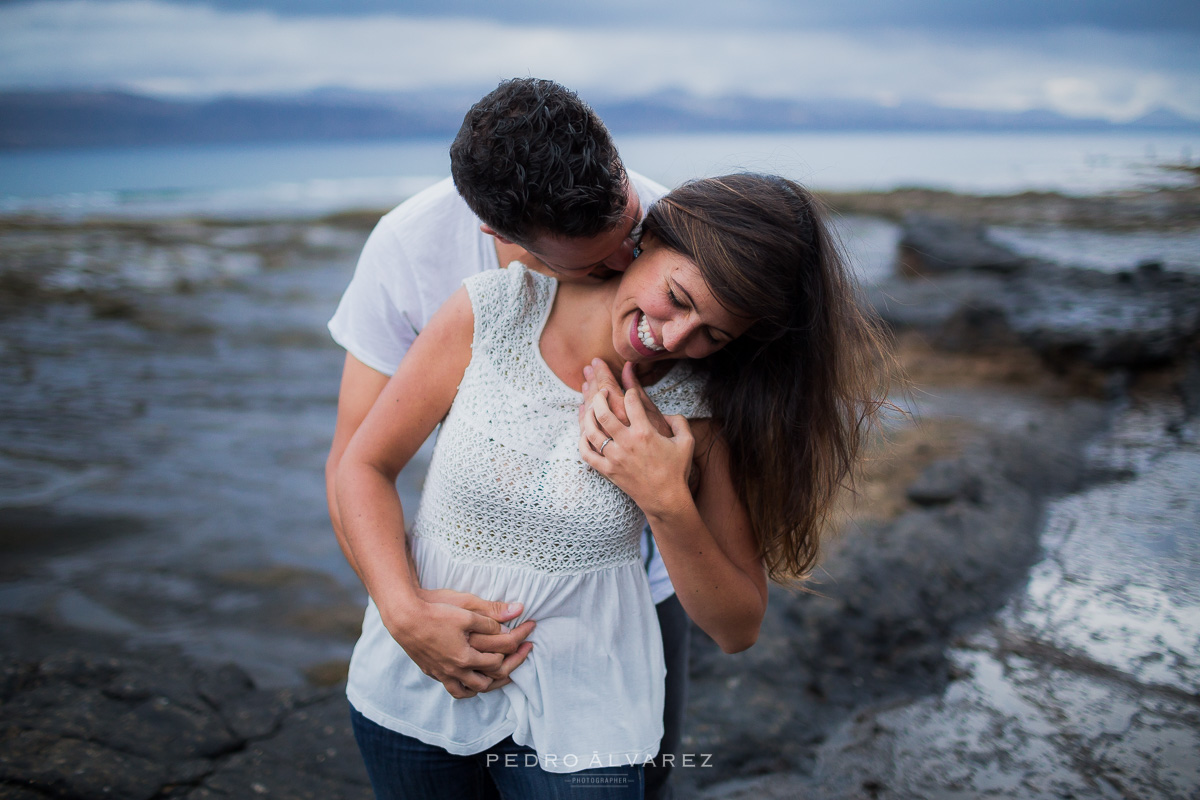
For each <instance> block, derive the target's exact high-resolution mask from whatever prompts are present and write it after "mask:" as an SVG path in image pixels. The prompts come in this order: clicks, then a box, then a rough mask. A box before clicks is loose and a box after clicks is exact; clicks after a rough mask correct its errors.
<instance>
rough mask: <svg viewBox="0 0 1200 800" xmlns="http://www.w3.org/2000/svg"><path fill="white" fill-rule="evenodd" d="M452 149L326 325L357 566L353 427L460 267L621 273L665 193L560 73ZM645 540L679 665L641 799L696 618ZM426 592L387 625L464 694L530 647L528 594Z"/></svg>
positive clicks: (586, 275)
mask: <svg viewBox="0 0 1200 800" xmlns="http://www.w3.org/2000/svg"><path fill="white" fill-rule="evenodd" d="M450 157H451V172H452V176H453V182H451V180H450V179H447V180H445V181H442V182H440V183H438V184H436V185H434V186H432V187H430V188H429V189H427V190H425V191H423V192H421V193H420V194H418V195H416V196H414V197H413V198H411V199H409V200H408V201H406V202H404V203H402V204H401V205H400V206H398V207H397V208H395V209H393V210H392V211H391V212H390V213H388V214H387V215H386V216H384V217H383V219H382V220H380V222H379V224H378V226H377V227H376V228H375V230H374V231H373V232H372V233H371V236H370V238H369V239H368V240H367V244H366V246H365V247H364V248H363V252H362V255H361V257H360V259H359V262H358V266H357V268H356V270H355V274H354V278H353V279H352V281H351V283H350V285H349V287H348V288H347V290H346V293H345V295H344V296H343V298H342V302H341V304H340V305H339V306H338V309H337V312H336V313H335V315H334V317H333V319H332V320H331V321H330V323H329V329H330V331H331V333H332V334H333V338H334V339H335V340H336V341H337V342H338V344H340V345H342V346H343V347H344V348H345V349H346V351H347V354H346V361H345V366H344V368H343V373H342V383H341V389H340V391H339V394H338V415H337V427H336V430H335V433H334V439H333V445H332V447H331V448H330V453H329V459H328V461H327V463H326V488H327V494H328V501H329V513H330V518H331V520H332V522H333V527H334V531H335V532H336V534H337V537H338V542H339V544H340V545H341V547H342V552H343V553H344V554H345V556H346V559H347V560H348V561H349V562H350V564H351V566H353V567H354V569H355V571H356V572H357V571H359V570H358V565H357V564H356V563H355V560H354V554H353V552H352V551H351V549H350V548H349V546H348V545H347V542H346V539H345V536H344V534H343V531H342V525H341V517H340V513H339V509H338V507H337V502H336V498H335V494H334V491H333V485H334V476H335V474H336V471H337V466H338V464H339V462H340V460H341V457H342V454H343V452H344V451H345V448H346V446H347V444H348V443H349V441H350V439H351V437H352V436H353V434H354V432H355V431H356V430H357V429H358V426H359V425H360V424H361V423H362V421H363V419H364V418H365V417H366V414H367V412H368V411H369V410H370V408H371V406H372V405H373V404H374V402H375V399H376V398H377V397H378V396H379V394H380V392H382V390H383V387H384V385H385V384H386V383H387V380H388V377H389V376H390V375H391V374H392V373H393V372H394V371H395V370H396V366H397V365H398V364H399V363H400V360H401V359H402V358H403V356H404V354H405V352H407V350H408V347H409V346H410V345H411V344H412V342H413V340H414V339H415V338H416V336H417V334H418V333H419V332H420V331H421V329H422V328H423V327H424V326H425V324H426V322H428V320H429V318H430V317H431V316H432V315H433V313H434V312H435V311H436V310H437V309H438V308H439V307H440V306H441V304H442V302H443V301H444V300H446V299H447V298H448V297H449V296H450V295H451V294H452V293H453V292H454V290H455V289H457V288H458V286H459V284H460V283H461V281H462V279H463V278H465V277H467V276H469V275H472V274H474V273H476V272H480V271H482V270H485V269H497V268H502V267H506V266H508V265H509V264H510V263H512V262H513V261H518V260H519V261H521V262H522V263H524V264H526V265H527V266H529V267H531V268H533V269H537V270H539V271H542V272H545V273H546V274H549V275H552V276H554V277H556V278H558V279H559V280H563V281H594V280H598V279H603V278H606V277H609V276H611V275H613V274H615V273H617V272H621V271H623V270H624V269H625V268H626V267H627V266H628V265H629V263H630V261H631V260H632V259H633V247H634V238H635V236H636V230H637V226H638V225H639V223H640V222H641V219H642V216H643V214H644V209H645V208H646V207H647V206H648V205H649V204H650V203H651V202H653V201H654V200H655V199H657V198H658V197H659V196H661V195H662V193H663V191H664V190H663V188H662V187H661V186H658V185H657V184H655V183H653V182H651V181H649V180H647V179H646V178H644V177H642V176H640V175H636V174H633V173H628V172H626V170H625V169H624V167H623V166H622V164H621V160H620V156H619V155H618V153H617V150H616V147H615V145H614V144H613V142H612V139H611V137H610V136H609V134H608V131H607V130H606V129H605V127H604V125H603V123H601V121H600V120H599V118H598V117H597V116H596V115H595V113H594V112H593V111H592V110H591V109H590V108H588V107H587V106H586V105H585V104H583V102H582V101H580V100H579V98H578V97H577V96H576V95H575V94H574V93H572V92H569V91H567V90H566V89H564V88H563V87H561V86H559V85H557V84H555V83H553V82H550V81H542V80H534V79H516V80H511V81H505V82H504V83H501V84H500V86H499V87H498V88H497V89H496V90H495V91H493V92H491V93H490V94H488V95H487V96H486V97H484V98H483V99H482V100H480V101H479V102H478V103H476V104H475V106H473V107H472V108H471V110H470V111H469V112H468V114H467V116H466V119H465V120H464V121H463V125H462V128H461V129H460V131H459V133H458V136H457V137H456V138H455V140H454V143H453V145H452V146H451V149H450ZM455 187H457V192H456V191H455ZM603 381H608V383H609V384H610V385H611V386H613V387H614V388H616V389H617V395H618V396H619V392H620V389H619V387H615V381H613V379H612V377H611V376H610V375H607V374H605V375H601V376H599V377H598V378H593V381H592V382H593V383H598V382H603ZM668 432H669V429H668ZM644 539H645V541H644V542H643V548H644V551H646V552H648V553H651V554H652V555H650V556H649V557H648V558H647V563H648V567H647V568H648V570H649V577H650V583H651V596H652V597H653V599H654V601H655V603H656V607H657V610H658V616H659V623H660V627H661V628H662V632H663V645H664V651H665V655H666V663H667V670H668V672H667V691H666V709H665V714H664V716H665V719H664V728H665V734H664V738H663V743H662V749H661V752H660V758H659V759H656V762H658V763H656V764H655V765H653V766H650V765H648V767H647V770H646V788H647V792H646V796H647V797H666V796H668V794H666V792H668V791H669V789H668V787H666V781H667V777H668V776H669V772H670V766H671V764H670V763H662V762H669V759H663V758H662V756H663V755H667V754H672V755H675V754H677V753H678V751H679V746H680V736H681V727H682V717H683V706H684V700H685V692H686V680H687V643H688V630H689V625H690V622H689V621H688V619H687V616H686V614H685V613H684V612H683V608H682V606H681V605H680V604H679V601H678V600H677V599H676V598H675V596H674V590H673V588H672V587H671V585H670V581H669V579H668V578H667V574H666V569H665V567H663V565H662V561H661V559H659V558H657V554H654V553H653V547H652V543H651V541H650V539H649V537H648V536H645V537H644ZM414 581H415V578H414ZM422 596H423V597H424V599H425V600H426V601H428V602H430V603H432V604H433V605H431V606H429V608H430V609H431V613H430V614H429V615H428V617H427V618H425V619H422V620H413V621H412V624H411V625H410V626H408V627H406V628H405V629H404V630H398V631H391V633H392V635H393V637H394V638H395V639H396V641H397V642H398V643H399V644H400V645H401V646H402V647H403V648H404V650H405V651H406V652H407V653H408V655H409V656H410V657H411V658H412V659H413V660H414V661H415V662H416V663H417V664H418V665H419V666H420V667H421V668H422V669H423V670H424V671H425V672H426V674H428V675H430V676H431V677H433V678H436V679H437V680H439V681H441V682H442V684H443V685H444V686H445V687H446V690H447V691H448V692H450V693H451V694H452V695H454V696H455V697H470V696H473V695H474V694H476V693H478V692H485V691H491V690H493V689H496V688H498V687H500V686H503V685H505V684H506V683H508V680H509V679H508V676H509V674H510V673H511V672H512V671H513V670H514V669H516V668H517V667H518V666H519V665H520V664H521V662H523V661H524V660H525V657H526V656H527V655H528V653H529V651H530V649H531V648H532V646H533V645H532V644H530V643H526V642H525V638H526V637H527V636H528V635H529V633H530V632H531V631H532V630H533V628H534V626H535V625H536V621H528V622H525V623H524V624H522V625H521V626H519V627H517V628H515V629H513V630H512V631H507V630H505V629H504V628H503V627H502V623H504V622H506V621H509V620H512V619H514V618H515V617H517V616H518V615H519V614H520V612H521V608H520V606H519V605H518V604H513V607H508V606H506V605H505V604H504V603H501V602H489V601H485V600H482V599H480V598H477V597H474V596H472V595H467V594H463V593H458V592H450V591H447V590H438V591H422ZM597 711H598V713H603V711H602V710H601V709H598V710H597ZM675 758H678V756H677V755H675Z"/></svg>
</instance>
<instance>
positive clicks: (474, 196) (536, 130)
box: [450, 78, 627, 243]
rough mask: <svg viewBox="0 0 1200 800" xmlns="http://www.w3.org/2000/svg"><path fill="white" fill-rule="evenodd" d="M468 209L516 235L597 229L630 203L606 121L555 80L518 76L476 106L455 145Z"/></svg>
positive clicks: (454, 165) (457, 176)
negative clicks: (605, 125) (627, 201)
mask: <svg viewBox="0 0 1200 800" xmlns="http://www.w3.org/2000/svg"><path fill="white" fill-rule="evenodd" d="M450 172H451V174H452V175H453V176H454V185H455V186H456V187H457V188H458V193H459V194H461V195H462V197H463V199H464V200H466V201H467V205H468V206H470V207H471V210H472V211H474V212H475V214H476V215H477V216H478V217H479V218H480V219H481V220H483V221H484V222H485V223H486V224H488V225H490V226H491V227H492V228H493V229H495V230H496V232H497V233H499V234H500V235H502V236H504V238H506V239H510V240H512V241H514V242H518V243H528V242H530V241H531V240H532V239H533V238H535V237H536V236H539V235H543V234H551V235H556V236H563V237H586V236H596V235H597V234H600V233H603V232H604V231H607V230H609V229H611V228H612V227H613V226H615V225H616V224H617V223H618V222H619V221H620V219H621V215H622V214H623V213H624V211H625V207H626V197H627V195H626V180H627V178H626V174H625V168H624V167H623V166H622V164H621V157H620V155H618V154H617V148H616V145H614V144H613V141H612V137H611V136H610V135H609V133H608V129H607V128H605V127H604V123H603V122H601V121H600V118H599V117H598V116H596V112H594V111H592V109H591V108H589V107H588V106H587V104H585V103H584V102H583V101H582V100H580V99H579V97H578V96H577V95H576V94H575V93H574V92H572V91H570V90H568V89H566V88H564V87H562V86H560V85H559V84H557V83H555V82H554V81H548V80H539V79H536V78H514V79H512V80H507V81H504V82H503V83H501V84H500V85H499V86H498V87H496V89H495V90H494V91H492V92H491V93H489V94H488V95H487V96H486V97H484V98H483V99H482V100H480V101H479V102H478V103H476V104H475V105H474V106H472V107H471V110H470V111H468V112H467V116H466V118H464V119H463V124H462V127H461V128H460V129H459V131H458V136H456V137H455V138H454V144H452V145H451V146H450Z"/></svg>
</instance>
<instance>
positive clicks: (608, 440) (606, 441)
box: [600, 436, 612, 455]
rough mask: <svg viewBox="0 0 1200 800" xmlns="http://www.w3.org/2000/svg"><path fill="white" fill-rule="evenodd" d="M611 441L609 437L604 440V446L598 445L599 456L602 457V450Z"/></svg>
mask: <svg viewBox="0 0 1200 800" xmlns="http://www.w3.org/2000/svg"><path fill="white" fill-rule="evenodd" d="M611 441H612V437H611V436H610V437H608V438H607V439H605V440H604V444H602V445H600V455H604V448H606V447H608V443H609V442H611Z"/></svg>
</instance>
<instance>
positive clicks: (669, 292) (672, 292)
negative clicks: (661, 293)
mask: <svg viewBox="0 0 1200 800" xmlns="http://www.w3.org/2000/svg"><path fill="white" fill-rule="evenodd" d="M667 295H668V296H669V297H670V298H671V305H673V306H675V307H676V308H687V306H685V305H684V304H683V303H682V302H681V301H680V299H679V298H678V297H676V296H675V290H674V289H672V288H671V287H670V286H668V287H667Z"/></svg>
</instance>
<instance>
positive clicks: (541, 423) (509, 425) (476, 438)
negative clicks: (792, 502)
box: [412, 264, 707, 575]
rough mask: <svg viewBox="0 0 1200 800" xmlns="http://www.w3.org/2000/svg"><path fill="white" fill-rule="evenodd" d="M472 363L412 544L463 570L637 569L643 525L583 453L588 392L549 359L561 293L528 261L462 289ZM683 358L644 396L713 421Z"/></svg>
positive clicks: (440, 445)
mask: <svg viewBox="0 0 1200 800" xmlns="http://www.w3.org/2000/svg"><path fill="white" fill-rule="evenodd" d="M464 284H465V285H466V287H467V291H468V294H469V295H470V298H471V305H472V309H473V311H474V315H475V331H474V336H473V339H472V345H471V346H472V357H471V363H470V365H469V366H468V367H467V370H466V373H465V374H464V375H463V380H462V383H461V384H460V385H459V389H458V394H457V396H456V397H455V400H454V405H453V407H452V408H451V410H450V413H449V414H448V415H447V417H446V419H445V421H444V422H443V424H442V428H441V432H440V433H439V434H438V441H437V447H436V449H435V451H434V455H433V459H432V461H431V462H430V465H429V472H428V474H427V476H426V480H425V488H424V492H423V494H422V498H421V506H420V509H419V510H418V512H417V516H416V519H415V522H414V525H413V532H412V536H413V537H414V538H419V539H426V540H432V541H434V542H437V543H438V544H439V545H440V547H441V548H442V549H444V550H445V551H447V554H448V555H449V556H450V557H451V558H452V559H454V560H455V561H459V562H467V563H478V564H492V565H509V566H516V567H524V568H528V569H532V570H535V571H538V572H542V573H546V574H550V575H568V574H577V573H581V572H589V571H593V570H600V569H605V568H608V567H613V566H617V565H620V564H628V563H631V562H636V561H638V560H639V558H640V552H639V547H638V542H639V536H640V533H641V530H642V527H643V525H644V524H645V517H644V516H643V515H642V513H641V511H640V510H639V509H638V507H637V505H636V504H634V502H633V501H632V500H631V499H630V498H629V496H628V495H626V494H625V493H624V492H622V491H621V490H620V489H618V488H617V487H616V486H615V485H614V484H613V483H612V482H610V481H609V480H608V479H607V478H605V477H604V476H602V475H600V474H599V473H598V472H596V471H595V470H593V469H592V468H591V467H589V466H588V465H587V464H585V463H584V462H583V460H582V459H581V458H580V457H579V451H578V446H579V422H578V415H577V411H578V407H579V403H580V402H581V401H582V397H581V395H580V394H579V393H578V392H576V391H574V390H573V389H571V388H570V387H568V386H567V385H566V384H564V383H563V382H562V381H561V380H560V379H559V378H558V376H557V375H555V374H554V372H553V371H552V370H551V369H550V367H549V366H548V365H547V364H546V362H545V361H544V360H543V358H542V356H541V350H540V348H539V341H540V338H541V333H542V329H543V327H544V326H545V323H546V319H547V317H548V316H549V313H550V308H551V306H552V305H553V302H554V295H555V292H556V289H557V286H558V283H557V281H555V280H554V279H552V278H549V277H546V276H544V275H540V274H538V273H536V272H531V271H529V270H528V269H526V268H525V267H524V266H522V265H520V264H513V265H512V266H510V267H509V268H508V269H506V270H496V271H492V272H485V273H480V274H478V275H474V276H472V277H470V278H468V279H467V280H465V281H464ZM701 389H702V384H701V381H700V379H699V377H698V376H697V375H696V374H695V373H694V371H693V370H692V368H691V367H690V366H689V365H688V364H687V363H686V362H680V363H679V364H677V365H675V366H674V367H673V368H672V369H671V371H670V372H669V373H668V374H667V375H666V376H665V377H664V378H662V379H661V380H660V381H658V382H657V383H656V384H655V385H654V386H650V387H647V389H646V391H647V394H648V395H649V396H650V398H651V400H653V401H654V403H655V405H656V406H658V408H659V409H660V410H661V411H662V412H663V413H664V414H682V415H684V416H686V417H689V418H698V417H705V416H707V409H706V408H705V407H704V403H703V401H702V399H701V396H700V394H701Z"/></svg>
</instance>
